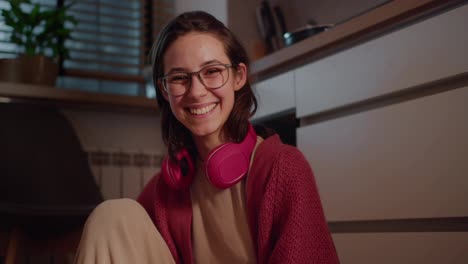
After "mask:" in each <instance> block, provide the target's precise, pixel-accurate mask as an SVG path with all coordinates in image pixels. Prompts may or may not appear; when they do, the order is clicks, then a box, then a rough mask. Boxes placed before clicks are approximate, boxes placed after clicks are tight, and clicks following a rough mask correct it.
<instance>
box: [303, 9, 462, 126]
mask: <svg viewBox="0 0 468 264" xmlns="http://www.w3.org/2000/svg"><path fill="white" fill-rule="evenodd" d="M467 25H468V4H466V5H464V6H461V7H459V8H457V9H454V10H451V11H448V12H446V13H443V14H440V15H438V16H435V17H432V18H430V19H428V20H425V21H422V22H420V23H417V24H414V25H411V26H408V27H406V28H404V29H401V30H398V31H395V32H393V33H390V34H387V35H384V36H382V37H379V38H377V39H374V40H371V41H369V42H366V43H364V44H361V45H359V46H356V47H353V48H350V49H347V50H344V51H342V52H339V53H337V54H334V55H332V56H329V57H326V58H324V59H321V60H318V61H315V62H313V63H311V64H308V65H305V66H303V67H301V68H298V69H297V70H296V72H295V74H296V103H297V108H296V115H297V117H304V116H307V115H311V114H314V113H319V112H322V111H325V110H329V109H333V108H335V107H339V106H343V105H347V104H350V103H354V102H357V101H362V100H365V99H368V98H372V97H376V96H379V95H383V94H387V93H391V92H395V91H399V90H402V89H405V88H408V87H413V86H415V85H419V84H423V83H428V82H431V81H434V80H438V79H441V78H444V77H449V76H453V75H456V74H459V73H463V72H467V71H468V48H467V47H468V33H467Z"/></svg>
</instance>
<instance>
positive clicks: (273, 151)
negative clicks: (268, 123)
mask: <svg viewBox="0 0 468 264" xmlns="http://www.w3.org/2000/svg"><path fill="white" fill-rule="evenodd" d="M256 155H257V156H258V157H259V158H263V159H270V161H273V162H275V161H276V162H289V161H291V162H295V161H299V162H303V161H305V157H304V155H303V154H302V152H301V151H300V150H299V149H298V148H297V147H295V146H292V145H288V144H285V143H283V142H282V141H281V138H280V137H279V135H277V134H275V135H272V136H270V137H268V138H265V139H264V140H263V142H262V143H261V144H260V145H259V146H258V150H257V154H256Z"/></svg>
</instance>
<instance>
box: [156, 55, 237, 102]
mask: <svg viewBox="0 0 468 264" xmlns="http://www.w3.org/2000/svg"><path fill="white" fill-rule="evenodd" d="M213 66H224V67H226V70H227V71H228V76H227V78H226V81H225V82H224V83H223V84H221V85H220V86H218V87H214V88H211V87H207V86H206V85H205V83H204V82H203V80H202V77H201V76H200V73H201V72H202V71H203V70H204V69H206V68H208V67H213ZM236 66H237V64H234V63H228V64H223V63H216V64H210V65H206V66H204V67H203V68H201V69H200V70H198V71H194V72H175V73H169V74H166V75H164V76H162V77H160V78H158V81H160V82H161V83H162V86H163V89H164V91H166V93H168V94H170V95H172V96H182V95H185V94H186V93H187V91H188V90H189V89H188V88H189V87H190V86H192V79H193V76H194V75H195V76H197V78H198V80H199V81H200V83H201V84H202V85H203V86H204V87H205V88H206V89H208V90H216V89H219V88H221V87H223V86H224V85H225V84H226V83H227V81H228V80H229V68H231V67H236ZM181 73H183V74H186V75H188V76H189V79H190V81H189V83H188V87H187V88H186V89H185V92H184V93H183V94H178V95H174V94H171V93H170V92H169V89H168V88H167V87H166V85H165V80H166V79H167V77H169V76H171V75H174V74H181Z"/></svg>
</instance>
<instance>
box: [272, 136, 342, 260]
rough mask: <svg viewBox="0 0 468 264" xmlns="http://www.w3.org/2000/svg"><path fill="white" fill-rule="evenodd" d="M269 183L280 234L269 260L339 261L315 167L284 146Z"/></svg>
mask: <svg viewBox="0 0 468 264" xmlns="http://www.w3.org/2000/svg"><path fill="white" fill-rule="evenodd" d="M282 148H283V151H281V152H279V154H278V155H277V157H276V159H275V161H274V164H273V168H272V171H271V173H272V177H271V179H270V182H269V184H270V185H271V186H270V188H271V190H272V192H271V193H270V194H269V195H271V196H272V198H273V200H274V204H273V207H274V208H273V219H272V230H273V232H274V236H273V237H276V238H275V239H272V240H276V241H275V242H273V243H272V244H271V245H270V246H271V250H272V251H271V255H270V258H269V261H268V262H269V263H321V264H323V263H339V261H338V257H337V254H336V250H335V246H334V244H333V240H332V238H331V235H330V231H329V229H328V225H327V223H326V220H325V216H324V213H323V208H322V204H321V201H320V196H319V192H318V189H317V185H316V183H315V179H314V175H313V172H312V169H311V167H310V165H309V163H308V162H307V160H306V159H305V157H304V156H303V154H302V153H301V152H300V151H299V150H297V149H296V148H294V147H291V146H287V145H283V147H282Z"/></svg>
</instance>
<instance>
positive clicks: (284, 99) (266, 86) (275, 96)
mask: <svg viewBox="0 0 468 264" xmlns="http://www.w3.org/2000/svg"><path fill="white" fill-rule="evenodd" d="M254 89H255V91H256V94H257V99H258V109H257V113H256V114H255V116H254V119H259V118H264V117H267V116H269V115H273V114H277V113H281V112H284V111H287V110H291V109H294V108H295V107H296V101H295V95H294V91H295V90H294V72H286V73H283V74H281V75H278V76H276V77H274V78H271V79H268V80H265V81H262V82H259V83H257V84H255V86H254Z"/></svg>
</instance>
